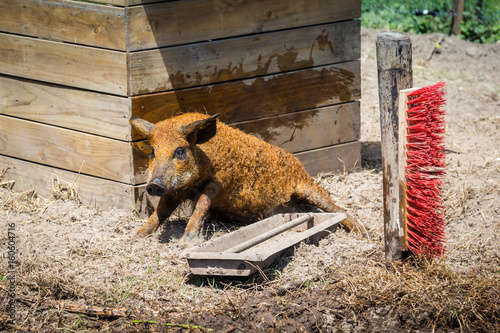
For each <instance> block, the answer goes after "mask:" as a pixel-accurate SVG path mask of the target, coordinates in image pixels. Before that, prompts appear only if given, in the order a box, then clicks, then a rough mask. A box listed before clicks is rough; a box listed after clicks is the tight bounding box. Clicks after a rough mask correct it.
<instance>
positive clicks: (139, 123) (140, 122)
mask: <svg viewBox="0 0 500 333" xmlns="http://www.w3.org/2000/svg"><path fill="white" fill-rule="evenodd" d="M130 124H132V126H134V127H135V128H136V129H137V130H138V131H139V133H141V134H142V135H144V136H145V137H147V138H151V137H152V136H153V130H154V128H155V125H153V124H151V123H150V122H148V121H146V120H144V119H141V118H139V117H132V118H131V119H130Z"/></svg>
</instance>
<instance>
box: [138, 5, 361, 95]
mask: <svg viewBox="0 0 500 333" xmlns="http://www.w3.org/2000/svg"><path fill="white" fill-rule="evenodd" d="M181 2H182V1H181ZM359 57H360V23H359V21H347V22H341V23H333V24H326V25H321V26H314V27H306V28H299V29H293V30H285V31H280V32H274V33H267V34H262V35H259V36H258V37H255V36H248V37H241V38H231V39H224V40H220V41H214V42H206V43H198V44H191V45H183V46H177V47H170V48H162V49H155V50H149V51H141V52H134V53H131V54H130V59H129V63H130V71H131V73H130V75H131V82H130V84H131V87H130V90H131V95H141V94H147V93H152V92H161V91H167V90H174V89H181V88H187V87H194V86H199V85H207V84H213V83H218V82H224V81H230V80H237V79H245V78H251V77H256V76H262V75H269V74H274V73H280V72H287V71H293V70H298V69H304V68H311V67H315V66H323V65H327V64H333V63H340V62H345V61H350V60H355V59H358V58H359Z"/></svg>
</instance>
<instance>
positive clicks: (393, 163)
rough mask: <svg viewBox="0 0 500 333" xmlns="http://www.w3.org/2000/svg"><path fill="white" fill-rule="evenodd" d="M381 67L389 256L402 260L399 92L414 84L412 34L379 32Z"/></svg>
mask: <svg viewBox="0 0 500 333" xmlns="http://www.w3.org/2000/svg"><path fill="white" fill-rule="evenodd" d="M376 51H377V69H378V90H379V104H380V130H381V143H382V145H381V152H382V170H383V196H384V236H385V255H386V259H387V260H388V261H392V260H401V259H403V256H404V253H403V252H404V251H403V249H405V247H406V246H405V240H404V227H403V222H404V221H401V220H400V217H399V209H400V204H399V203H400V200H401V198H400V191H399V175H398V174H399V172H398V164H399V155H398V142H399V130H398V125H399V119H398V108H399V107H398V103H399V91H400V90H403V89H409V88H411V87H412V86H413V69H412V46H411V40H410V37H409V36H408V35H406V34H403V33H400V32H381V33H379V34H378V35H377V41H376Z"/></svg>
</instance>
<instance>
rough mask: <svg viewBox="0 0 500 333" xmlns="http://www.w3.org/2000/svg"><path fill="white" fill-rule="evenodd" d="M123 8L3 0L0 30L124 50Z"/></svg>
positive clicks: (43, 0) (59, 0)
mask: <svg viewBox="0 0 500 333" xmlns="http://www.w3.org/2000/svg"><path fill="white" fill-rule="evenodd" d="M125 28H126V27H125V9H123V8H118V7H113V6H102V5H98V4H92V3H87V2H79V1H71V0H6V1H3V2H2V10H0V31H4V32H11V33H15V34H21V35H28V36H35V37H43V38H48V39H51V40H58V41H59V40H60V41H64V42H71V43H75V44H84V45H90V46H97V47H103V48H108V49H116V50H126V40H125V37H126V30H125Z"/></svg>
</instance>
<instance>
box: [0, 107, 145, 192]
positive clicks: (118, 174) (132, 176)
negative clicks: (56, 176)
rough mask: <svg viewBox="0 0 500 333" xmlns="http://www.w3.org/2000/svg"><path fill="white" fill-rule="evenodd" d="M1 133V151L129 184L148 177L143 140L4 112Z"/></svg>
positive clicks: (137, 182)
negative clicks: (93, 132) (125, 139)
mask: <svg viewBox="0 0 500 333" xmlns="http://www.w3.org/2000/svg"><path fill="white" fill-rule="evenodd" d="M0 133H1V135H0V151H1V152H2V154H3V155H6V156H11V157H15V158H20V159H23V160H29V161H33V162H36V163H40V164H44V165H51V166H54V167H58V168H61V169H65V170H70V171H76V172H81V173H82V174H86V175H92V176H97V177H102V178H106V179H111V180H115V181H119V182H123V183H127V184H139V183H143V182H145V179H146V174H145V172H146V170H145V169H144V168H145V167H146V162H145V161H146V159H147V157H146V156H143V154H139V152H140V147H137V145H139V144H140V143H134V144H132V145H131V144H130V143H128V142H123V141H118V140H112V139H108V138H104V137H100V136H96V135H91V134H87V133H82V132H77V131H72V130H68V129H63V128H59V127H55V126H49V125H45V124H40V123H35V122H32V121H27V120H22V119H17V118H13V117H8V116H0ZM133 154H136V155H137V156H133ZM142 166H144V167H142Z"/></svg>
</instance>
